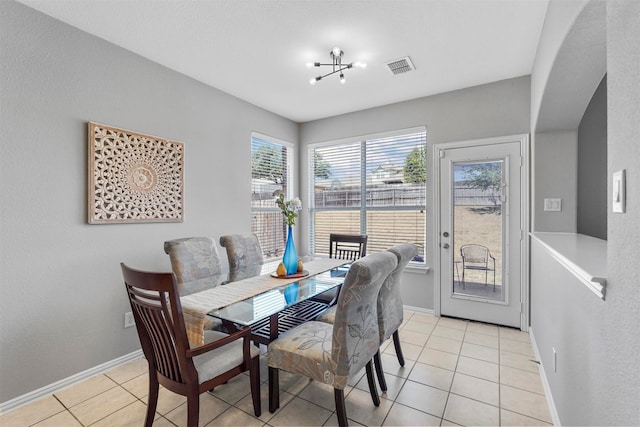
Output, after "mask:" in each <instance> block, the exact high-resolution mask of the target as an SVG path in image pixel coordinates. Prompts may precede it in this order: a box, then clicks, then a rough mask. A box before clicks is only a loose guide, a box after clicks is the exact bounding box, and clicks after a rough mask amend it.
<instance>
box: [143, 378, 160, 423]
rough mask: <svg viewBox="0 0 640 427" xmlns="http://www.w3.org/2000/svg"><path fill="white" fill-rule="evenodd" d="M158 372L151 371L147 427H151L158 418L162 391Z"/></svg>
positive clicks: (145, 421)
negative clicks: (159, 393)
mask: <svg viewBox="0 0 640 427" xmlns="http://www.w3.org/2000/svg"><path fill="white" fill-rule="evenodd" d="M156 375H157V374H156V371H155V369H154V370H152V371H151V370H150V371H149V398H148V399H147V417H146V418H145V420H144V425H145V427H151V425H152V424H153V419H154V418H155V416H156V408H157V407H158V391H159V390H160V384H159V383H158V377H157V376H156Z"/></svg>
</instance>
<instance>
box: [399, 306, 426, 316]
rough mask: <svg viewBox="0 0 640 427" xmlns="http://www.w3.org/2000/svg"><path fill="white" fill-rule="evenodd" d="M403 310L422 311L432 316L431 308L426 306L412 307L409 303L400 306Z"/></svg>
mask: <svg viewBox="0 0 640 427" xmlns="http://www.w3.org/2000/svg"><path fill="white" fill-rule="evenodd" d="M402 307H403V308H404V309H405V310H411V311H416V312H418V313H424V314H431V315H432V316H433V310H430V309H428V308H422V307H413V306H410V305H403V306H402Z"/></svg>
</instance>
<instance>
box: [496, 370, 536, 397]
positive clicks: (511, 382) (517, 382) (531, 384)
mask: <svg viewBox="0 0 640 427" xmlns="http://www.w3.org/2000/svg"><path fill="white" fill-rule="evenodd" d="M500 383H501V384H505V385H508V386H511V387H516V388H521V389H523V390H527V391H531V392H533V393H538V394H542V395H544V389H543V388H542V381H541V380H540V375H539V374H538V373H537V372H529V371H525V370H523V369H516V368H511V367H509V366H500Z"/></svg>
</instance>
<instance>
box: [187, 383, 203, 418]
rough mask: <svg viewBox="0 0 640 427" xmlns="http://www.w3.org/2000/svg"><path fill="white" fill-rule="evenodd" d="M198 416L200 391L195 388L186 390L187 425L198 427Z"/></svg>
mask: <svg viewBox="0 0 640 427" xmlns="http://www.w3.org/2000/svg"><path fill="white" fill-rule="evenodd" d="M199 417H200V393H198V389H197V386H196V388H191V389H189V391H187V427H198V423H199V420H198V418H199Z"/></svg>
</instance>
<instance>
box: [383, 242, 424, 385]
mask: <svg viewBox="0 0 640 427" xmlns="http://www.w3.org/2000/svg"><path fill="white" fill-rule="evenodd" d="M388 250H389V252H391V253H392V254H394V255H395V256H396V257H397V258H398V266H397V267H396V269H395V270H393V272H392V273H391V274H390V275H389V277H387V280H385V281H384V283H383V284H382V287H381V288H380V293H379V294H378V328H379V331H380V345H382V343H384V342H385V341H386V340H388V339H389V338H390V337H391V336H393V346H394V347H395V350H396V356H397V357H398V362H399V363H400V366H404V356H403V354H402V347H401V346H400V334H399V333H398V328H399V327H400V325H402V321H403V320H404V308H403V304H402V295H401V294H400V278H401V277H402V271H403V270H404V268H405V267H406V266H407V264H408V263H409V261H411V260H412V259H413V258H414V257H415V256H416V255H417V254H418V248H417V247H416V245H412V244H410V243H404V244H401V245H396V246H394V247H392V248H389V249H388ZM373 359H374V362H375V366H376V375H377V376H378V383H379V384H380V388H381V389H382V390H383V391H386V390H387V382H386V381H385V378H384V371H383V369H382V362H381V360H380V352H378V353H376V355H375V356H374V358H373Z"/></svg>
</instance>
